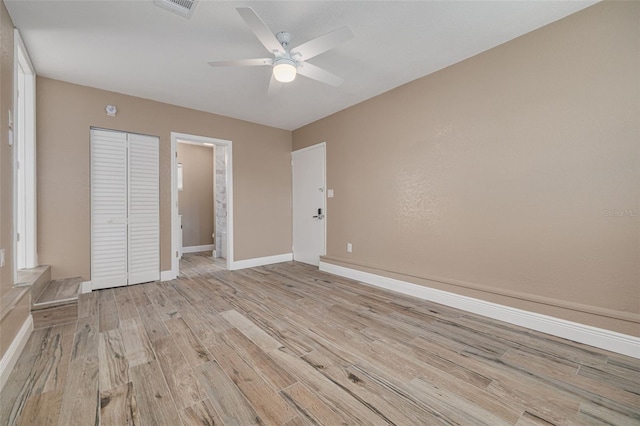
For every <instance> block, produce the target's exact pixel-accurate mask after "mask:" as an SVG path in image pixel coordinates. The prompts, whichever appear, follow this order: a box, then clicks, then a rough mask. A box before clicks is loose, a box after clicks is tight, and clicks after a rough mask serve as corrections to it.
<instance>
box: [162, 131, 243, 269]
mask: <svg viewBox="0 0 640 426" xmlns="http://www.w3.org/2000/svg"><path fill="white" fill-rule="evenodd" d="M178 141H179V142H180V143H183V142H188V143H191V144H194V145H204V144H205V143H206V144H214V145H215V146H216V147H223V148H224V149H225V168H226V176H225V178H226V181H227V269H233V268H232V265H233V263H234V262H233V253H234V251H233V247H234V244H233V242H234V241H233V142H232V141H230V140H224V139H216V138H210V137H206V136H198V135H191V134H187V133H178V132H171V272H172V278H169V279H173V278H176V277H177V276H178V274H179V273H180V258H179V256H178V254H179V251H180V250H179V241H180V236H179V233H180V232H181V231H180V224H179V223H178V179H177V175H178V173H177V169H178V161H177V158H176V156H177V153H178ZM214 175H215V174H214ZM214 179H215V176H214ZM161 279H162V280H163V281H164V278H162V276H161Z"/></svg>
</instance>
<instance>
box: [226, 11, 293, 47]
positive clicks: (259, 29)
mask: <svg viewBox="0 0 640 426" xmlns="http://www.w3.org/2000/svg"><path fill="white" fill-rule="evenodd" d="M236 10H237V11H238V13H239V14H240V16H242V19H244V22H246V23H247V25H248V26H249V28H251V31H253V33H254V34H255V35H256V37H257V38H258V40H260V43H262V44H263V46H264V47H266V48H267V50H268V51H269V53H276V52H278V53H282V54H284V53H285V52H284V49H283V47H282V45H281V44H280V42H279V41H278V39H277V38H276V36H275V35H273V33H272V32H271V30H270V29H269V27H267V25H266V24H265V23H264V22H263V21H262V19H260V17H259V16H258V15H257V14H256V12H254V10H253V9H251V8H250V7H238V8H236Z"/></svg>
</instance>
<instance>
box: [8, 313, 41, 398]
mask: <svg viewBox="0 0 640 426" xmlns="http://www.w3.org/2000/svg"><path fill="white" fill-rule="evenodd" d="M32 331H33V317H32V316H31V315H29V316H28V317H27V319H26V320H25V321H24V323H23V324H22V327H20V330H18V334H16V337H14V338H13V341H12V342H11V345H10V346H9V349H7V352H5V354H4V356H3V357H2V359H1V360H0V391H1V390H2V389H3V388H4V385H5V384H6V383H7V381H8V380H9V375H10V374H11V371H12V370H13V367H14V366H15V365H16V362H18V358H20V354H21V353H22V350H23V349H24V345H26V344H27V340H29V336H31V332H32Z"/></svg>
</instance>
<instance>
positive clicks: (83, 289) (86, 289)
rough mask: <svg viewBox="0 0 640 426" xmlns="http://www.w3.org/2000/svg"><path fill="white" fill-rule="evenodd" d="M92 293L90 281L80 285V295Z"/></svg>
mask: <svg viewBox="0 0 640 426" xmlns="http://www.w3.org/2000/svg"><path fill="white" fill-rule="evenodd" d="M92 291H93V287H92V285H91V281H84V282H83V283H82V285H81V286H80V292H81V293H82V294H84V293H91V292H92Z"/></svg>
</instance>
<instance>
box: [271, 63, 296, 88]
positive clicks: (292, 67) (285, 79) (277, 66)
mask: <svg viewBox="0 0 640 426" xmlns="http://www.w3.org/2000/svg"><path fill="white" fill-rule="evenodd" d="M296 73H297V71H296V64H295V62H293V60H291V59H289V58H280V59H277V60H276V61H275V62H274V63H273V76H274V77H275V79H276V80H278V81H279V82H281V83H289V82H290V81H293V80H295V78H296Z"/></svg>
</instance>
